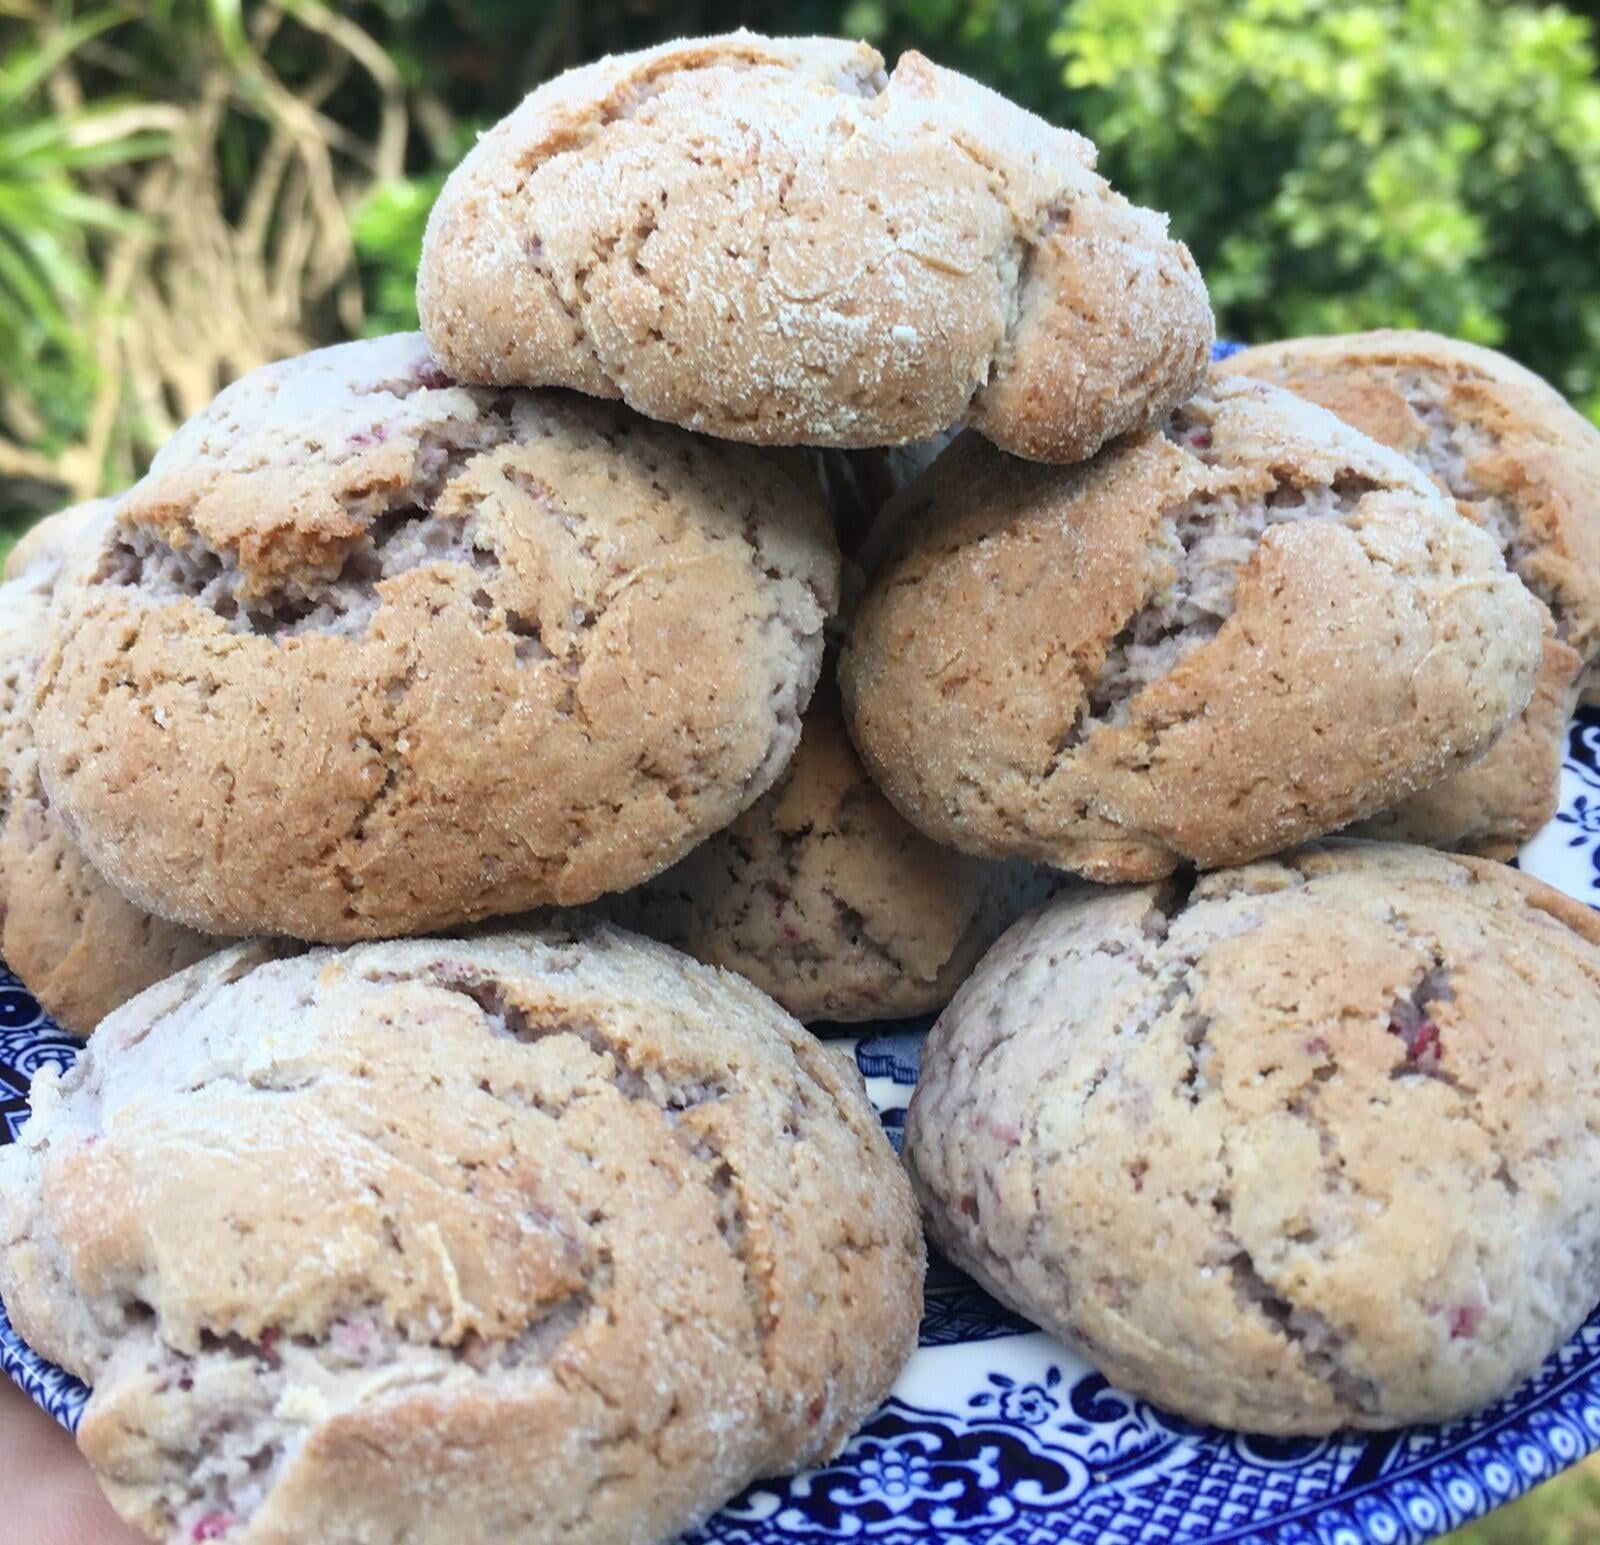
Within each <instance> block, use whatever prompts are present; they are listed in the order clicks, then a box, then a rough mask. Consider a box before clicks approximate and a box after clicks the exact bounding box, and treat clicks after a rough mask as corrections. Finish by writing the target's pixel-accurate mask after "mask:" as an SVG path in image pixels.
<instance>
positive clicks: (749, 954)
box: [603, 680, 1054, 1021]
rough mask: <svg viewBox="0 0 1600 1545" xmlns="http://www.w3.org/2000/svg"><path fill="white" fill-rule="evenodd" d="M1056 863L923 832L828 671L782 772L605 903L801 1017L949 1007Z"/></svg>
mask: <svg viewBox="0 0 1600 1545" xmlns="http://www.w3.org/2000/svg"><path fill="white" fill-rule="evenodd" d="M1053 883H1054V881H1053V879H1052V878H1051V876H1050V875H1049V872H1048V871H1043V870H1040V869H1038V868H1036V867H1035V866H1034V865H1032V864H1029V863H1026V862H1025V861H1022V860H1011V861H1009V862H995V861H991V860H986V859H980V858H970V857H968V856H967V855H965V854H963V853H957V852H955V851H953V850H952V849H950V848H945V847H941V846H940V845H939V844H938V843H936V842H933V841H931V840H930V839H929V838H927V837H924V836H923V835H922V833H921V832H919V831H918V830H917V829H916V827H914V826H912V825H911V824H910V823H909V822H908V821H907V820H906V819H905V817H904V816H902V815H901V814H900V813H899V811H897V810H896V809H895V808H894V806H893V805H891V804H890V803H889V801H888V800H887V799H885V798H884V797H883V795H882V794H880V793H879V792H878V790H877V789H876V788H874V787H873V785H872V783H871V781H870V780H869V779H868V777H867V774H866V771H865V769H864V768H863V767H862V766H861V762H860V759H859V758H858V757H857V756H856V754H855V751H854V749H853V748H852V746H851V744H850V738H849V736H848V735H847V734H846V733H845V727H844V720H843V718H842V716H841V714H840V712H839V702H838V694H837V692H836V690H835V689H834V686H833V683H832V682H831V680H830V681H828V682H827V683H825V684H824V685H822V686H819V687H818V688H817V694H816V696H815V697H814V698H813V699H812V700H811V706H810V708H809V709H807V711H806V716H805V720H804V724H803V726H802V729H801V734H800V747H799V749H798V750H797V751H796V752H795V754H794V759H793V761H791V762H790V763H789V765H788V767H787V768H786V769H785V770H784V773H783V776H782V777H781V778H779V780H778V781H777V783H776V784H774V785H773V787H772V788H771V789H770V790H769V791H768V792H767V793H766V794H764V795H763V796H762V797H761V798H760V799H759V800H757V801H756V803H755V804H753V805H752V806H751V807H750V808H749V809H748V810H746V811H745V812H744V814H743V815H741V816H740V817H739V819H738V820H736V821H735V822H734V823H733V824H732V825H731V826H729V827H727V828H726V829H725V830H723V831H720V832H718V833H717V834H716V835H715V836H714V837H711V838H709V839H707V840H706V841H705V842H703V843H701V844H700V846H699V847H697V848H696V849H695V850H694V852H692V853H691V854H690V855H689V856H688V857H687V858H685V859H683V860H681V861H680V862H679V863H677V864H675V865H674V866H673V867H672V868H671V869H669V870H667V872H666V873H665V874H661V875H657V876H656V878H655V879H653V880H650V881H648V882H647V883H646V884H644V885H642V886H640V887H639V888H638V889H636V890H632V891H629V892H627V893H626V894H625V895H622V896H617V897H613V898H611V899H610V901H609V902H607V903H603V905H604V906H605V908H606V914H607V915H608V916H609V917H612V918H614V919H615V920H616V921H617V922H620V923H622V924H624V925H625V926H627V927H630V928H637V929H639V930H641V931H642V932H644V933H647V934H650V935H651V936H652V937H654V938H657V939H663V940H665V941H666V942H667V943H668V944H674V945H676V946H677V947H678V948H679V949H682V950H687V951H688V952H689V953H690V954H691V955H693V956H695V957H696V958H697V959H700V960H704V961H708V962H710V963H711V964H712V965H718V966H725V967H726V968H727V969H728V970H730V971H737V972H739V973H740V974H741V975H743V976H747V977H749V978H750V980H751V981H752V982H754V983H755V984H756V986H757V987H760V988H762V989H763V990H764V991H766V992H769V993H771V994H772V996H773V997H774V998H776V999H777V1000H778V1002H779V1003H780V1004H782V1005H783V1007H784V1008H786V1009H788V1010H789V1012H790V1013H791V1014H793V1015H795V1016H796V1017H797V1018H799V1019H803V1020H811V1021H815V1020H862V1019H893V1018H899V1017H902V1016H907V1015H913V1014H924V1013H927V1012H928V1011H929V1010H930V1009H935V1008H938V1007H939V1006H940V1005H941V1004H942V1003H944V1002H945V1000H946V999H948V998H949V996H950V994H951V993H952V992H954V991H955V989H956V987H957V986H958V985H959V984H960V983H961V981H962V979H963V978H964V977H965V976H966V974H967V972H968V971H970V970H971V969H972V966H973V963H974V962H975V961H976V960H977V959H978V957H979V956H980V955H981V954H982V953H983V952H984V950H986V949H987V948H988V947H989V946H990V945H991V944H992V943H993V942H994V940H995V939H996V938H997V937H998V936H999V934H1000V932H1001V930H1002V929H1004V928H1005V926H1006V925H1007V924H1008V923H1009V922H1011V920H1012V919H1013V918H1015V917H1017V916H1018V915H1019V914H1020V913H1022V912H1023V911H1025V910H1026V909H1027V908H1028V907H1030V906H1032V905H1033V904H1034V903H1035V902H1037V901H1041V900H1043V898H1044V897H1045V896H1046V895H1047V894H1048V893H1049V890H1050V888H1051V886H1052V884H1053Z"/></svg>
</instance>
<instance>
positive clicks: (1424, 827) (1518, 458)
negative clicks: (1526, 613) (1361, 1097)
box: [1223, 332, 1600, 856]
mask: <svg viewBox="0 0 1600 1545" xmlns="http://www.w3.org/2000/svg"><path fill="white" fill-rule="evenodd" d="M1223 368H1224V369H1225V370H1230V371H1239V372H1242V373H1244V374H1247V375H1250V376H1254V377H1255V378H1257V379H1258V380H1264V381H1271V382H1273V383H1274V384H1276V385H1279V386H1284V387H1287V388H1288V389H1289V390H1290V391H1292V392H1294V393H1295V394H1296V395H1297V396H1300V397H1304V398H1306V399H1307V400H1308V401H1311V402H1316V403H1320V404H1321V405H1322V406H1323V407H1325V408H1328V409H1331V410H1332V411H1333V412H1334V413H1337V414H1338V415H1339V417H1340V418H1342V419H1344V420H1345V421H1346V422H1347V423H1349V424H1352V425H1354V427H1355V428H1357V429H1360V430H1362V431H1363V432H1364V433H1366V434H1369V435H1371V436H1372V437H1373V439H1375V440H1379V441H1381V442H1382V443H1383V444H1385V445H1389V446H1392V447H1394V449H1395V450H1397V451H1400V452H1402V453H1403V454H1404V455H1406V456H1407V457H1409V458H1410V460H1411V461H1412V462H1413V463H1414V464H1415V465H1416V466H1418V467H1420V468H1421V469H1422V470H1423V471H1424V472H1426V473H1427V474H1428V475H1429V476H1430V477H1431V478H1432V479H1433V480H1434V481H1435V482H1436V483H1437V484H1438V485H1439V486H1440V487H1441V488H1442V489H1443V490H1444V491H1445V492H1446V493H1448V494H1449V495H1450V496H1451V497H1452V498H1453V499H1454V500H1455V501H1456V505H1457V507H1458V508H1459V509H1460V510H1461V512H1462V513H1463V514H1465V515H1467V516H1469V517H1470V518H1471V519H1473V520H1475V521H1477V522H1478V524H1479V525H1481V526H1483V527H1485V528H1486V529H1487V530H1488V531H1489V532H1490V533H1491V534H1492V535H1493V536H1494V538H1495V540H1496V541H1497V542H1499V544H1500V549H1501V551H1502V553H1504V555H1505V559H1506V563H1507V564H1508V565H1509V566H1510V567H1511V568H1512V569H1513V570H1515V572H1516V573H1517V574H1518V575H1519V576H1520V578H1521V579H1522V581H1523V583H1524V584H1526V585H1527V587H1528V588H1529V589H1530V590H1531V591H1533V593H1534V594H1535V595H1536V596H1538V597H1539V598H1540V599H1541V600H1542V601H1544V602H1545V604H1546V605H1547V606H1548V607H1549V608H1550V615H1551V618H1552V622H1553V624H1554V634H1555V639H1556V640H1558V641H1559V642H1552V644H1551V645H1550V646H1549V647H1548V648H1547V650H1546V658H1545V669H1544V672H1543V674H1542V676H1541V691H1540V694H1539V697H1538V698H1537V699H1536V700H1535V708H1534V709H1533V710H1530V713H1535V712H1536V714H1537V717H1536V719H1535V721H1534V722H1531V723H1527V724H1525V725H1523V726H1522V727H1521V730H1520V734H1516V735H1513V734H1511V733H1509V732H1508V734H1507V736H1506V737H1505V739H1504V740H1503V741H1502V742H1501V743H1500V744H1499V745H1497V746H1496V748H1495V750H1494V751H1492V752H1490V753H1489V754H1488V756H1486V757H1485V758H1484V759H1483V760H1482V761H1481V762H1479V763H1478V764H1477V765H1476V766H1474V767H1472V768H1469V769H1468V770H1467V771H1466V772H1464V773H1461V774H1459V775H1458V776H1457V777H1456V778H1454V779H1452V780H1450V781H1449V782H1448V783H1446V784H1445V785H1444V786H1442V787H1440V788H1436V789H1432V790H1430V791H1429V792H1428V794H1427V795H1426V796H1424V798H1423V799H1421V800H1418V801H1411V802H1408V804H1406V805H1405V806H1403V807H1402V808H1401V809H1400V810H1398V811H1396V812H1395V813H1394V816H1393V818H1392V819H1391V820H1389V821H1388V822H1387V825H1388V827H1389V828H1392V829H1393V830H1395V831H1397V832H1400V833H1403V834H1405V835H1407V836H1410V837H1413V838H1415V839H1416V840H1418V841H1424V842H1436V843H1438V844H1440V845H1441V846H1450V845H1454V844H1455V843H1457V842H1460V841H1463V840H1466V841H1469V842H1472V843H1473V844H1474V845H1476V846H1477V847H1479V848H1480V849H1484V850H1486V851H1490V852H1497V853H1499V854H1500V855H1501V856H1508V855H1509V853H1510V851H1511V850H1513V849H1514V848H1515V847H1516V846H1517V844H1519V843H1520V842H1522V841H1525V840H1526V839H1527V838H1528V837H1531V836H1532V835H1533V833H1534V832H1536V831H1537V830H1538V829H1539V827H1540V826H1542V825H1543V824H1544V822H1545V821H1547V820H1548V819H1549V818H1550V814H1551V813H1552V811H1553V810H1554V808H1555V803H1556V797H1557V780H1558V775H1559V771H1560V766H1561V754H1560V744H1559V740H1560V736H1561V733H1562V731H1563V729H1564V728H1565V724H1566V719H1567V716H1568V715H1569V713H1570V712H1571V707H1572V701H1571V697H1570V695H1568V694H1567V692H1566V688H1567V686H1568V684H1569V683H1570V681H1571V679H1572V678H1573V676H1574V675H1575V674H1576V673H1578V672H1579V671H1580V669H1581V671H1582V677H1581V681H1582V682H1585V683H1586V682H1587V681H1588V680H1589V678H1590V677H1591V675H1592V673H1593V666H1594V664H1595V662H1596V660H1597V659H1600V430H1597V429H1596V428H1595V426H1594V425H1593V424H1591V423H1590V422H1589V421H1588V420H1587V419H1586V418H1584V417H1583V415H1582V414H1580V413H1579V412H1578V411H1577V410H1576V409H1574V408H1573V407H1571V406H1570V405H1569V404H1568V403H1567V401H1566V399H1565V398H1563V397H1562V396H1561V394H1560V393H1559V392H1557V391H1555V390H1554V389H1553V388H1552V387H1550V386H1549V385H1548V384H1546V383H1545V382H1544V381H1543V380H1541V379H1540V378H1539V377H1538V376H1536V375H1534V374H1533V373H1532V372H1531V371H1527V370H1524V369H1523V368H1522V367H1521V366H1520V365H1518V364H1515V363H1514V362H1513V361H1511V360H1509V359H1507V358H1506V357H1505V355H1503V354H1497V353H1495V352H1494V351H1493V350H1492V349H1482V348H1478V347H1476V346H1475V345H1473V344H1469V343H1461V342H1458V341H1457V340H1455V339H1453V338H1444V337H1440V336H1439V335H1438V334H1437V333H1421V332H1373V333H1353V334H1350V335H1348V336H1344V337H1333V338H1298V339H1293V340H1291V341H1288V342H1285V343H1276V344H1269V345H1265V346H1263V347H1261V348H1255V349H1246V350H1245V351H1244V352H1243V353H1241V354H1236V355H1234V356H1233V358H1232V359H1230V360H1229V361H1228V362H1227V364H1226V365H1225V366H1224V367H1223ZM1590 690H1591V692H1592V689H1590ZM1558 696H1559V697H1561V698H1562V705H1561V707H1560V709H1559V710H1550V708H1549V703H1548V700H1549V699H1553V698H1556V697H1558ZM1551 733H1553V734H1554V736H1555V737H1556V739H1555V740H1554V741H1550V740H1548V739H1547V735H1548V734H1551ZM1374 829H1375V830H1376V829H1378V828H1374Z"/></svg>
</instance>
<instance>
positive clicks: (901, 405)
mask: <svg viewBox="0 0 1600 1545" xmlns="http://www.w3.org/2000/svg"><path fill="white" fill-rule="evenodd" d="M1094 160H1095V151H1094V147H1093V146H1092V145H1091V144H1090V143H1089V142H1088V141H1087V140H1085V139H1083V138H1082V137H1081V136H1079V135H1076V134H1072V133H1069V132H1067V131H1065V130H1061V129H1057V128H1054V127H1053V126H1051V125H1050V124H1047V123H1046V122H1044V120H1042V119H1040V118H1037V117H1035V116H1034V115H1033V114H1032V113H1029V112H1027V111H1025V110H1024V109H1022V108H1020V107H1018V106H1016V105H1015V104H1014V103H1012V102H1009V101H1007V100H1006V99H1005V98H1004V97H1001V96H999V95H998V94H996V93H995V92H993V91H990V90H989V89H988V88H986V87H984V86H981V85H979V84H978V83H977V82H975V81H971V80H968V79H966V78H965V77H964V76H961V75H958V74H955V73H954V72H953V71H950V70H945V69H941V68H940V67H939V66H937V65H935V64H932V63H931V62H930V61H928V60H927V59H925V58H923V57H922V56H921V55H920V54H916V53H907V54H905V55H903V56H902V57H901V59H900V61H899V63H898V65H897V66H896V67H895V69H894V71H893V73H892V74H886V73H885V70H884V60H883V59H882V57H881V56H880V55H878V54H877V53H876V52H875V51H874V50H872V49H871V48H869V47H867V46H866V45H865V44H859V43H849V42H845V41H841V40H838V39H829V38H809V39H806V38H765V37H759V36H756V35H755V34H752V33H737V34H733V35H730V36H726V37H714V38H703V39H697V40H687V41H683V42H678V43H671V44H667V45H665V46H663V47H660V48H654V49H649V50H646V51H644V52H642V53H637V54H630V55H624V56H621V57H617V58H611V59H604V60H601V61H600V62H599V63H596V64H592V65H589V66H586V67H585V68H583V69H578V70H572V71H569V72H568V73H567V74H565V75H562V76H560V77H559V78H557V79H556V80H554V81H551V82H550V83H549V84H547V85H545V86H542V87H540V88H539V89H538V90H537V91H535V92H534V93H533V94H532V95H531V96H530V97H528V98H527V100H526V101H525V102H524V103H523V104H522V106H521V107H519V108H518V109H517V110H516V111H515V112H514V113H512V114H511V116H510V117H508V118H507V119H505V120H504V121H503V122H501V123H500V124H498V125H497V126H496V127H495V128H493V129H491V130H490V131H489V132H488V134H486V135H485V136H484V137H483V138H482V139H481V140H480V141H479V142H478V144H477V145H476V147H475V148H474V149H473V150H472V151H471V152H470V153H469V154H468V156H467V158H466V159H465V160H464V161H463V162H462V163H461V165H460V166H459V167H458V168H457V169H456V170H455V172H454V173H452V175H451V177H450V179H449V181H448V182H447V183H446V184H445V187H444V191H443V193H442V194H441V195H440V198H439V201H438V203H437V204H436V205H435V206H434V209H433V213H432V216H431V217H430V219H429V223H428V231H427V239H426V241H425V243H424V247H423V254H422V266H421V270H420V273H419V275H418V281H417V299H418V309H419V311H420V313H421V316H422V325H423V328H424V330H425V331H426V333H427V335H428V338H429V341H430V343H431V345H432V347H433V348H434V350H435V352H436V353H437V355H438V358H439V359H440V361H441V363H443V364H444V365H446V366H447V367H448V368H449V369H451V370H453V371H455V372H456V373H458V374H459V375H461V376H462V377H463V378H464V379H468V380H480V381H494V382H505V383H516V384H532V385H547V384H548V385H560V386H570V387H576V388H578V389H579V390H581V391H585V392H590V393H593V394H595V395H597V396H605V397H617V396H620V397H622V398H624V399H625V400H626V401H627V402H629V403H631V404H632V405H633V406H634V407H636V408H638V409H639V410H640V411H642V412H644V413H647V414H648V415H650V416H651V417H652V418H658V419H663V420H665V421H667V422H670V423H677V424H682V425H684V426H686V427H688V428H692V429H699V430H704V431H706V432H707V433H710V434H715V435H719V436H722V437H725V438H728V439H735V440H745V441H750V442H754V443H760V444H810V445H828V446H838V447H851V446H881V445H893V444H903V443H905V442H908V441H912V440H921V439H926V438H927V437H929V436H931V435H934V434H937V433H939V432H940V431H942V430H945V429H948V428H949V427H950V426H951V425H953V424H957V423H963V422H965V423H971V424H973V425H975V426H976V427H977V428H978V429H979V430H981V431H982V432H983V433H984V434H986V435H989V436H990V437H991V438H993V439H994V440H995V441H996V442H997V443H1000V444H1003V445H1005V446H1006V447H1007V448H1008V449H1009V450H1011V451H1013V452H1015V453H1016V454H1019V455H1025V456H1030V457H1036V458H1040V459H1045V460H1059V461H1070V460H1074V459H1076V458H1078V457H1082V456H1086V455H1088V454H1090V453H1091V452H1092V451H1093V450H1094V449H1095V448H1096V447H1097V446H1099V445H1101V444H1102V443H1104V442H1105V441H1106V440H1107V439H1110V438H1111V437H1113V436H1115V435H1118V434H1122V433H1126V432H1127V431H1128V430H1131V429H1134V428H1137V427H1139V426H1141V425H1143V424H1147V423H1149V422H1150V421H1151V420H1152V419H1154V418H1155V417H1156V416H1157V415H1159V414H1160V413H1161V412H1162V411H1164V410H1165V409H1166V408H1168V407H1170V406H1171V405H1172V404H1173V403H1174V402H1176V401H1179V400H1180V399H1181V398H1182V397H1183V396H1185V395H1186V394H1187V393H1188V392H1189V391H1190V390H1191V389H1192V388H1193V386H1194V385H1195V383H1196V382H1197V381H1198V380H1199V379H1200V377H1201V375H1202V373H1203V372H1204V370H1205V362H1206V359H1207V357H1208V354H1209V347H1210V343H1211V339H1212V336H1213V331H1214V329H1213V323H1212V319H1211V311H1210V305H1209V302H1208V301H1207V298H1206V292H1205V285H1204V283H1203V282H1202V280H1201V278H1200V275H1199V272H1198V270H1197V269H1196V268H1195V265H1194V262H1193V259H1192V258H1191V257H1190V256H1189V253H1188V250H1187V249H1186V248H1185V247H1184V246H1183V245H1182V243H1180V242H1177V241H1173V240H1172V239H1170V238H1169V237H1168V235H1167V230H1166V220H1165V217H1163V216H1161V215H1158V214H1155V213H1153V212H1152V211H1149V210H1144V209H1140V208H1138V207H1136V206H1134V205H1131V204H1129V203H1128V202H1127V201H1126V200H1125V199H1123V198H1121V197H1120V196H1119V195H1118V194H1116V193H1115V192H1113V190H1112V189H1111V188H1110V187H1109V186H1108V184H1107V183H1106V182H1105V181H1104V179H1103V178H1101V177H1099V176H1098V175H1097V174H1096V173H1095V171H1094Z"/></svg>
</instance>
